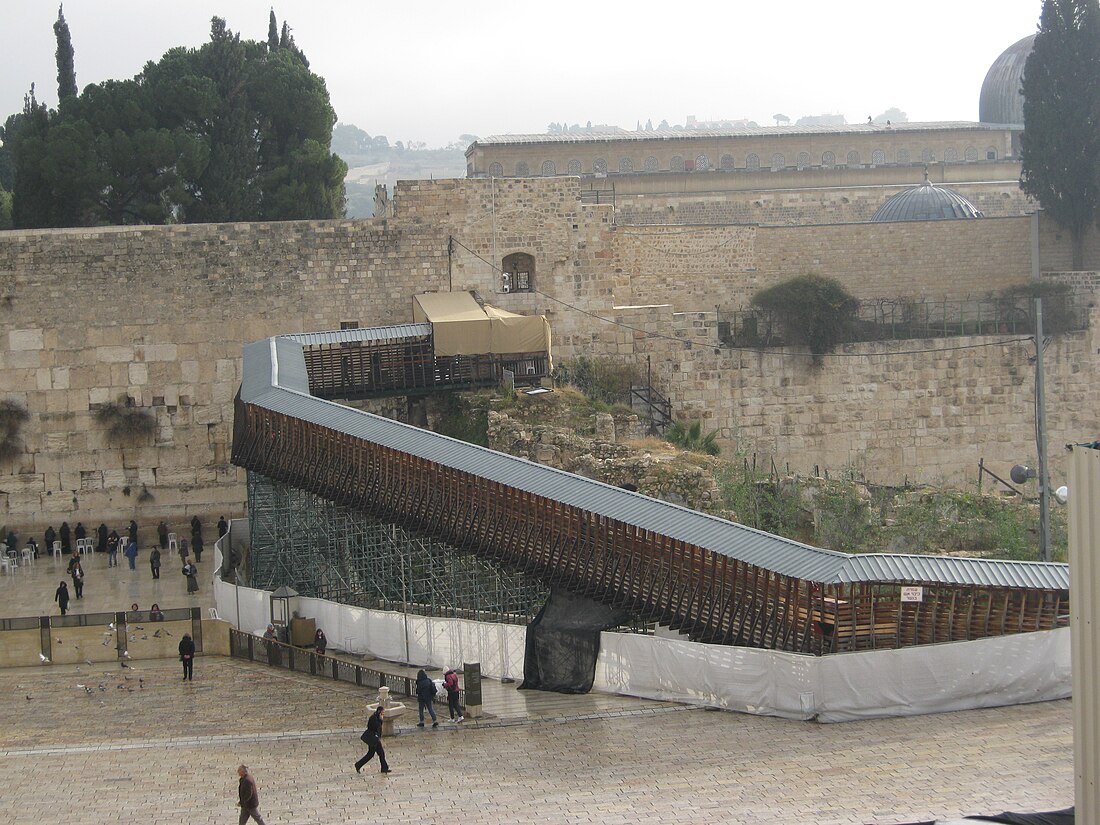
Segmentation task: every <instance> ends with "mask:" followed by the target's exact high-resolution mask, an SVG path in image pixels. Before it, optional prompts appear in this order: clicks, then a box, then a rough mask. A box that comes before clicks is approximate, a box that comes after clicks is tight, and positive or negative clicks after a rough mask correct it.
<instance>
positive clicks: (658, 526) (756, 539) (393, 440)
mask: <svg viewBox="0 0 1100 825" xmlns="http://www.w3.org/2000/svg"><path fill="white" fill-rule="evenodd" d="M275 340H276V341H278V345H277V346H273V345H272V342H271V341H258V342H255V343H252V344H248V345H247V346H246V347H245V352H244V379H245V380H244V382H243V383H242V386H241V398H242V400H243V401H245V402H246V403H249V404H256V405H259V406H261V407H264V408H266V409H270V410H273V411H275V412H278V413H282V414H284V415H288V416H292V417H295V418H301V419H303V420H305V421H309V422H312V423H314V424H318V425H320V426H323V427H328V428H331V429H334V430H338V431H340V432H345V433H348V434H349V435H352V436H353V437H356V438H361V439H364V440H366V441H371V442H374V443H376V444H380V445H382V446H385V447H389V448H391V449H394V450H399V451H402V452H406V453H409V454H410V455H415V456H417V457H419V458H423V459H426V460H428V461H433V462H435V463H437V464H441V465H443V466H445V467H451V468H454V469H457V470H460V471H463V472H468V473H471V474H473V475H477V476H481V477H483V478H487V479H489V480H491V481H496V482H498V483H501V484H507V485H509V486H512V487H515V488H517V489H520V490H523V491H525V492H529V493H533V494H536V495H540V496H544V497H547V498H551V499H554V500H556V501H560V502H562V503H563V504H568V505H572V506H575V507H578V508H581V509H584V510H588V511H589V512H592V513H595V514H597V515H601V516H606V517H608V518H613V519H617V520H619V521H621V522H625V523H627V524H631V525H634V526H635V527H639V528H641V529H644V530H649V531H651V532H654V533H659V534H661V535H665V536H668V537H670V538H673V539H677V540H680V541H685V542H688V543H690V544H694V545H696V546H698V547H703V548H705V549H707V550H711V551H713V552H716V553H720V554H722V555H725V556H729V557H730V558H734V559H738V560H740V561H743V562H746V563H748V564H753V565H756V566H758V567H761V568H764V569H767V570H772V571H775V572H776V573H780V574H782V575H786V576H792V577H795V578H799V579H806V580H808V581H815V582H821V583H823V584H839V583H852V582H879V581H889V582H901V583H914V584H934V583H945V584H974V585H985V586H992V587H1040V588H1051V589H1062V590H1064V589H1067V588H1068V587H1069V573H1068V568H1067V566H1066V565H1064V564H1053V563H1039V562H1011V561H999V560H990V559H959V558H954V557H941V556H903V555H886V554H883V555H849V554H847V553H838V552H836V551H833V550H826V549H824V548H820V547H812V546H810V545H807V544H801V543H799V542H796V541H791V540H790V539H785V538H783V537H781V536H774V535H771V534H770V533H764V532H762V531H760V530H754V529H752V528H751V527H746V526H744V525H741V524H736V523H734V522H731V521H726V520H725V519H720V518H717V517H716V516H711V515H708V514H706V513H700V512H697V511H695V510H689V509H687V508H686V507H680V506H678V505H675V504H670V503H668V502H665V501H661V500H659V499H654V498H650V497H649V496H645V495H642V494H641V493H634V492H630V491H628V490H623V489H620V488H618V487H612V486H610V485H608V484H604V483H602V482H599V481H594V480H592V479H588V478H584V477H582V476H578V475H574V474H572V473H567V472H564V471H562V470H557V469H555V468H553V467H546V466H543V465H541V464H535V463H534V462H531V461H528V460H527V459H523V458H517V457H516V456H510V455H507V454H505V453H499V452H496V451H495V450H490V449H487V448H485V447H479V446H477V445H475V444H467V443H466V442H463V441H457V440H455V439H453V438H449V437H447V436H444V435H439V434H438V433H433V432H430V431H428V430H422V429H419V428H417V427H412V426H409V425H407V424H402V423H401V422H399V421H393V420H391V419H388V418H381V417H379V416H376V415H371V414H370V413H366V412H362V411H360V410H354V409H351V408H349V407H344V406H342V405H340V404H336V403H335V402H331V401H325V400H323V399H320V398H314V397H313V396H311V395H309V379H308V375H307V374H306V368H305V358H304V356H303V352H302V346H301V344H299V343H297V342H296V341H293V340H291V339H290V338H288V337H284V338H281V339H275ZM272 358H277V359H278V364H277V366H276V368H273V367H272V364H271V359H272ZM254 374H255V376H275V379H276V382H277V384H276V385H272V384H269V383H266V382H264V381H261V380H260V378H258V377H255V376H254Z"/></svg>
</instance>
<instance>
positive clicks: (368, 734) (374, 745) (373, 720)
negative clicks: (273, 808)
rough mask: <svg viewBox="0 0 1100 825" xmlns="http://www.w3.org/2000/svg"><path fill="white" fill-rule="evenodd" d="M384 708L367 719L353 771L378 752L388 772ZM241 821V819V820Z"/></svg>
mask: <svg viewBox="0 0 1100 825" xmlns="http://www.w3.org/2000/svg"><path fill="white" fill-rule="evenodd" d="M384 717H385V710H384V709H383V708H382V706H381V705H379V706H378V708H377V709H376V710H375V711H374V713H372V714H371V715H370V718H369V719H367V729H366V730H365V731H363V734H362V736H360V737H359V738H360V739H362V740H363V741H364V742H366V743H367V752H366V753H365V754H363V757H362V758H361V759H359V760H358V761H357V762H356V763H355V772H356V773H361V772H362V770H363V766H364V765H365V764H367V763H368V762H370V761H371V759H373V758H374V755H375V754H378V761H379V763H381V765H382V773H390V763H389V762H387V761H386V749H385V748H383V747H382V720H383V718H384ZM242 821H243V820H242Z"/></svg>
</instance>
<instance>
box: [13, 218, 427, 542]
mask: <svg viewBox="0 0 1100 825" xmlns="http://www.w3.org/2000/svg"><path fill="white" fill-rule="evenodd" d="M446 259H447V256H446V237H445V236H442V237H441V236H440V235H439V234H438V233H436V232H434V231H432V230H431V229H430V228H428V227H426V226H420V225H410V226H405V227H403V228H401V229H396V228H393V227H391V226H388V225H387V224H386V223H385V222H384V221H379V222H352V221H332V222H295V223H275V224H232V225H202V226H175V227H142V228H134V229H128V228H104V229H94V230H89V229H82V230H54V231H40V232H3V233H0V319H2V323H3V329H4V332H3V334H2V335H0V387H3V390H4V392H3V397H4V398H6V399H10V400H13V401H16V402H17V403H19V404H21V405H23V406H25V407H26V409H27V410H28V411H29V412H30V414H31V417H30V420H29V421H28V422H27V423H26V424H25V425H24V427H23V430H22V433H21V435H22V439H23V441H24V444H25V448H26V449H25V452H23V453H22V454H20V455H18V456H16V458H15V459H14V460H11V461H5V462H3V463H2V464H0V490H2V491H3V492H2V493H0V522H3V523H7V524H9V525H10V526H14V527H16V528H17V529H18V530H19V533H20V535H26V534H27V533H28V531H29V530H30V529H32V528H33V529H34V530H35V531H36V532H41V529H42V528H43V527H44V526H45V525H46V524H54V525H55V526H56V525H57V524H59V523H60V522H61V521H62V520H68V521H69V522H70V524H75V523H76V522H77V521H83V522H84V523H85V524H89V525H95V524H98V523H99V522H100V521H101V520H102V521H106V523H107V524H108V525H111V526H119V527H121V526H122V525H123V524H125V523H126V522H127V521H129V519H130V518H135V519H137V521H138V522H139V524H145V525H149V524H151V523H152V524H155V523H156V522H157V521H159V520H160V519H161V518H167V519H169V520H170V521H171V522H172V526H173V527H175V526H176V525H179V526H180V527H181V528H182V525H183V524H184V523H185V522H186V521H187V520H188V519H189V518H190V515H191V514H192V513H195V512H197V513H199V514H200V515H202V516H203V517H204V519H205V520H208V521H212V520H213V519H216V518H217V516H218V515H222V514H224V515H227V516H233V515H239V514H241V513H242V508H243V506H244V504H243V502H244V493H243V487H242V483H241V482H242V480H243V472H242V471H240V470H238V468H236V467H233V466H232V465H230V464H229V449H230V442H231V436H232V433H231V426H232V425H231V420H232V400H233V397H234V395H235V393H236V392H237V388H238V386H239V384H240V378H241V375H240V363H241V348H242V346H243V345H244V344H245V343H247V342H249V341H254V340H257V339H259V338H264V337H267V336H270V335H275V334H279V333H286V332H297V331H303V330H318V329H332V328H339V327H340V324H341V322H343V321H356V322H358V323H360V324H361V325H362V326H368V325H371V324H390V323H397V322H406V321H409V320H410V319H411V295H412V294H413V293H414V292H417V291H420V290H434V289H441V288H446V273H447V268H446ZM119 398H129V399H131V400H132V403H133V404H134V405H136V406H138V407H140V408H143V409H145V410H147V411H148V412H149V413H151V414H152V415H153V416H155V419H156V431H155V434H154V435H153V436H152V437H151V438H144V439H138V440H132V441H126V442H121V443H119V442H112V441H110V440H109V439H108V437H107V435H106V433H105V429H104V427H103V425H102V424H100V423H99V422H97V419H96V411H97V410H98V409H99V408H101V407H102V406H103V405H104V404H106V403H108V402H113V401H117V400H118V399H119ZM150 496H151V498H150ZM146 534H148V531H146Z"/></svg>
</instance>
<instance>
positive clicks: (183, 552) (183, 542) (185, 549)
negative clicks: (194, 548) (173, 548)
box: [179, 539, 191, 564]
mask: <svg viewBox="0 0 1100 825" xmlns="http://www.w3.org/2000/svg"><path fill="white" fill-rule="evenodd" d="M190 550H191V548H190V547H189V546H188V544H187V539H180V549H179V554H180V561H181V562H183V563H184V564H187V554H188V553H189V552H190Z"/></svg>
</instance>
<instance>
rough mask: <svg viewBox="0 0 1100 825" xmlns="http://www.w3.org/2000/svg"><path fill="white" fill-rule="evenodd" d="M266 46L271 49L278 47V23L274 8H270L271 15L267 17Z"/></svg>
mask: <svg viewBox="0 0 1100 825" xmlns="http://www.w3.org/2000/svg"><path fill="white" fill-rule="evenodd" d="M267 48H268V49H270V50H271V51H275V50H276V49H277V48H279V24H278V22H277V21H276V20H275V9H272V10H271V16H270V17H268V18H267Z"/></svg>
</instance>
